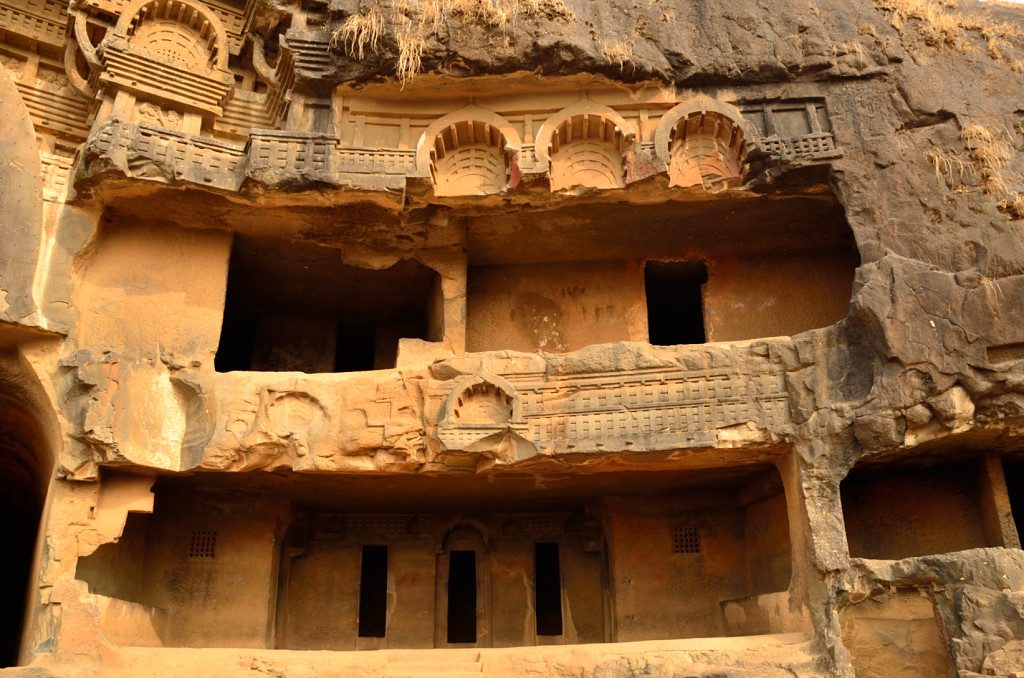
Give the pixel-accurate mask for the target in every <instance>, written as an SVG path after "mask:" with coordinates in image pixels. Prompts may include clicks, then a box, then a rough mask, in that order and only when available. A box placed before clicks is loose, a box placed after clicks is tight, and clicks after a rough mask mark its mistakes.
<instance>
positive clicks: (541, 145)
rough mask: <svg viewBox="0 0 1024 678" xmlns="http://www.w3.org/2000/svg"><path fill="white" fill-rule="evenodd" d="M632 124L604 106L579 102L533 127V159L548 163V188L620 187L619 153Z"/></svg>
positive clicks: (633, 130) (621, 167) (632, 130)
mask: <svg viewBox="0 0 1024 678" xmlns="http://www.w3.org/2000/svg"><path fill="white" fill-rule="evenodd" d="M636 138H637V131H636V128H635V126H633V125H632V124H630V123H628V122H627V121H626V120H625V119H624V118H623V117H622V116H621V115H619V114H618V113H616V112H615V111H614V110H613V109H611V108H609V107H608V106H603V105H600V104H595V103H592V102H582V103H579V104H575V105H573V106H569V107H567V108H564V109H562V110H561V111H559V112H558V113H556V114H554V115H553V116H551V117H550V118H548V119H547V120H546V121H545V122H544V124H543V125H541V126H540V129H539V130H537V146H536V155H537V161H538V163H540V164H542V165H543V164H545V163H550V169H549V176H550V179H551V190H552V191H559V190H563V189H567V188H572V187H573V186H582V187H584V188H602V189H606V188H622V187H623V186H625V184H626V182H625V178H626V172H625V166H624V164H623V161H622V154H623V152H624V151H625V150H626V147H627V146H628V145H630V144H631V143H633V141H634V140H635V139H636Z"/></svg>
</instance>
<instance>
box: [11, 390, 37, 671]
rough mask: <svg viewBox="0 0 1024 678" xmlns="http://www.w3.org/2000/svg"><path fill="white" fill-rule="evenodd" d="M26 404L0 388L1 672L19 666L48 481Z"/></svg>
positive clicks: (34, 424) (20, 396) (24, 398)
mask: <svg viewBox="0 0 1024 678" xmlns="http://www.w3.org/2000/svg"><path fill="white" fill-rule="evenodd" d="M26 401H27V396H26V394H23V393H20V392H14V393H8V392H4V389H3V385H2V384H0V515H3V516H4V531H5V534H4V539H5V542H4V549H3V558H0V667H5V666H16V665H17V663H18V654H19V650H20V648H21V641H22V633H23V631H24V628H25V623H26V621H27V618H28V614H29V608H28V600H29V589H30V587H31V581H30V579H31V576H32V566H33V562H34V560H35V553H36V539H37V537H38V532H39V520H40V518H41V516H42V511H43V501H44V499H45V492H46V490H45V487H46V481H47V480H48V476H49V474H48V473H47V472H46V471H45V470H44V469H43V468H41V467H42V464H41V459H42V457H41V456H40V453H41V452H42V450H43V449H44V445H45V440H44V437H43V435H42V431H41V430H40V428H39V426H38V423H37V421H36V419H35V417H34V416H33V415H32V414H31V413H29V412H28V411H26V410H25V408H24V407H23V406H22V403H25V402H26Z"/></svg>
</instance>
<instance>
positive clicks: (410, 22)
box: [331, 0, 571, 83]
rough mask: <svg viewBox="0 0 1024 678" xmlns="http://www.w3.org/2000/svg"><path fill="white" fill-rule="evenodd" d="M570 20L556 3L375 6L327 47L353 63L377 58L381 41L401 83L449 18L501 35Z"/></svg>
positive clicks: (434, 0)
mask: <svg viewBox="0 0 1024 678" xmlns="http://www.w3.org/2000/svg"><path fill="white" fill-rule="evenodd" d="M540 15H546V16H559V17H569V16H571V15H570V13H569V10H568V8H567V7H566V6H565V3H564V2H563V1H562V0H392V1H390V2H389V1H388V0H375V1H374V2H372V3H371V4H369V5H366V6H364V7H363V8H362V9H361V11H360V13H358V14H353V15H351V16H349V17H348V18H347V19H346V20H345V22H344V23H343V24H342V25H341V27H340V28H339V29H338V30H337V31H335V33H334V35H333V37H332V40H331V44H332V46H334V47H335V48H336V49H340V50H343V51H344V52H345V53H346V54H348V56H349V57H350V58H352V59H356V60H357V61H364V60H365V59H366V58H367V57H368V56H376V55H378V54H379V53H380V52H381V49H382V42H383V39H384V38H385V36H387V35H389V34H391V35H393V36H394V40H395V42H396V43H397V45H398V62H397V65H396V68H395V70H396V75H397V76H398V79H399V80H400V81H401V82H403V83H404V82H405V81H406V80H409V79H411V78H413V77H415V75H416V74H417V73H418V72H419V71H420V68H421V67H422V64H423V52H424V51H425V50H426V47H427V39H428V38H429V37H430V36H431V35H433V34H435V33H436V32H437V31H438V30H439V29H440V28H441V27H443V26H445V25H446V24H447V23H448V22H449V20H451V19H452V18H456V17H458V18H460V19H462V20H464V21H474V22H477V23H480V24H483V25H485V26H488V27H490V28H492V29H503V28H505V27H507V26H509V25H510V24H513V23H514V22H515V21H516V19H517V18H518V17H520V16H540Z"/></svg>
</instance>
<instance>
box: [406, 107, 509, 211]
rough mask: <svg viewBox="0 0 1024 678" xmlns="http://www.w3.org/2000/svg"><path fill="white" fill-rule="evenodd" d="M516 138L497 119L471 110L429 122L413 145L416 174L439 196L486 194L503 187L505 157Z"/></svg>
mask: <svg viewBox="0 0 1024 678" xmlns="http://www.w3.org/2000/svg"><path fill="white" fill-rule="evenodd" d="M521 145H522V144H521V141H520V137H519V133H518V132H517V131H516V129H515V128H514V127H513V126H512V125H511V123H509V122H508V121H507V120H505V119H504V118H502V117H501V116H500V115H498V114H496V113H493V112H491V111H487V110H485V109H482V108H477V107H475V106H471V107H466V108H463V109H460V110H458V111H455V112H453V113H449V114H448V115H446V116H444V117H442V118H440V119H438V120H436V121H434V123H433V124H431V125H430V126H429V127H428V128H427V129H426V130H424V132H423V134H421V135H420V139H419V142H418V143H417V144H416V169H417V174H419V175H420V176H430V177H431V179H432V180H433V183H434V192H435V193H436V194H437V195H440V196H455V195H489V194H493V193H500V192H502V191H504V190H505V189H506V187H507V186H508V176H507V174H508V160H507V158H508V153H510V152H512V153H514V152H518V151H519V149H520V147H521Z"/></svg>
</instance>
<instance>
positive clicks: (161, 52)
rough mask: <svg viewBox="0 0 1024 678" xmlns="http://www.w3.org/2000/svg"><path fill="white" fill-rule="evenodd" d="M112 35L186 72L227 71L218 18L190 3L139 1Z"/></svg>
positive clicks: (188, 0) (225, 44)
mask: <svg viewBox="0 0 1024 678" xmlns="http://www.w3.org/2000/svg"><path fill="white" fill-rule="evenodd" d="M114 34H115V35H120V36H121V37H123V38H125V39H126V40H127V41H128V43H129V44H131V45H132V46H134V47H139V48H141V49H144V50H146V51H147V52H150V53H151V54H154V55H157V56H159V57H162V58H164V59H165V60H167V61H168V62H170V63H171V64H172V65H174V66H176V67H178V68H182V69H185V70H200V71H207V70H210V69H217V70H227V66H228V63H227V61H228V41H227V33H226V31H225V30H224V26H223V24H222V23H221V21H220V19H219V18H218V17H217V16H216V15H215V14H214V13H213V12H212V11H210V10H209V9H208V8H207V7H205V6H204V5H203V4H202V3H199V2H193V1H192V0H138V1H137V2H135V3H134V4H133V5H131V6H129V7H127V8H126V9H125V11H124V12H123V13H122V14H121V18H120V19H118V22H117V25H116V26H115V27H114Z"/></svg>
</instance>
